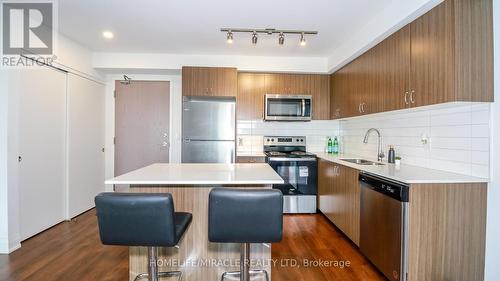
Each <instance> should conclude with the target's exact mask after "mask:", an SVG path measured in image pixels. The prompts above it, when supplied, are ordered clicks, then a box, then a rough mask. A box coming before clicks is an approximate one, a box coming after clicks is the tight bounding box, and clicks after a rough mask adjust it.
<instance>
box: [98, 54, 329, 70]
mask: <svg viewBox="0 0 500 281" xmlns="http://www.w3.org/2000/svg"><path fill="white" fill-rule="evenodd" d="M327 62H328V59H327V58H326V57H325V58H321V57H278V56H273V57H264V56H223V55H218V56H217V55H183V54H150V53H144V54H132V53H95V54H94V56H93V66H94V67H95V68H97V69H113V68H114V69H150V70H158V69H181V68H182V66H220V67H223V66H226V67H236V68H238V70H240V71H260V72H297V73H298V72H306V73H326V72H327V71H328V68H327Z"/></svg>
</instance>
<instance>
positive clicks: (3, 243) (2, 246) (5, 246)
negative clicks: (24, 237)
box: [0, 238, 21, 255]
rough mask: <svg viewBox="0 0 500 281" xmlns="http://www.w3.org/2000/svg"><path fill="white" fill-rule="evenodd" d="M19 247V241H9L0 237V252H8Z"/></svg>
mask: <svg viewBox="0 0 500 281" xmlns="http://www.w3.org/2000/svg"><path fill="white" fill-rule="evenodd" d="M19 248H21V241H13V242H12V243H9V240H8V239H5V238H3V239H0V254H5V255H7V254H10V253H12V252H14V251H15V250H17V249H19Z"/></svg>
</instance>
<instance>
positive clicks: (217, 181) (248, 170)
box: [105, 163, 283, 185]
mask: <svg viewBox="0 0 500 281" xmlns="http://www.w3.org/2000/svg"><path fill="white" fill-rule="evenodd" d="M105 183H106V184H132V185H261V184H262V185H267V184H282V183H283V179H282V178H281V177H280V176H279V175H278V174H277V173H276V172H275V171H274V170H273V168H271V166H269V165H268V164H266V163H255V164H254V163H249V164H247V163H245V164H215V163H214V164H211V163H210V164H188V163H183V164H163V163H161V164H160V163H157V164H152V165H150V166H147V167H144V168H141V169H138V170H135V171H132V172H130V173H126V174H123V175H121V176H118V177H116V178H113V179H109V180H107V181H106V182H105Z"/></svg>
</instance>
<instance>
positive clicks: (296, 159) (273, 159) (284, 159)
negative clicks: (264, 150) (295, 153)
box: [268, 157, 316, 162]
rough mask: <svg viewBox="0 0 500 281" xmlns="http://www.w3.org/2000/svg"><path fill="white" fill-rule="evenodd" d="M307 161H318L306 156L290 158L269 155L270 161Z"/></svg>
mask: <svg viewBox="0 0 500 281" xmlns="http://www.w3.org/2000/svg"><path fill="white" fill-rule="evenodd" d="M305 161H316V158H313V157H306V158H288V157H269V158H268V162H305Z"/></svg>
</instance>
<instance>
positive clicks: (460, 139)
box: [340, 104, 490, 177]
mask: <svg viewBox="0 0 500 281" xmlns="http://www.w3.org/2000/svg"><path fill="white" fill-rule="evenodd" d="M372 127H373V128H377V129H379V130H380V132H381V134H382V143H383V149H384V152H385V154H387V150H388V146H389V145H394V146H395V149H396V154H397V155H400V156H401V157H402V159H403V160H402V161H403V162H404V163H407V164H411V165H417V166H424V167H429V168H433V169H439V170H445V171H450V172H456V173H462V174H468V175H473V176H479V177H489V163H490V159H489V154H490V153H489V151H490V147H489V145H490V139H489V138H490V136H489V132H490V105H489V104H466V105H464V104H456V105H452V106H447V107H446V108H435V109H432V108H426V109H424V110H416V111H413V110H405V111H397V112H389V113H382V114H374V115H369V116H363V117H357V118H353V119H347V120H342V121H340V134H341V136H342V139H343V144H344V148H343V150H344V152H345V153H347V154H354V155H359V156H362V157H368V158H374V157H376V152H377V145H376V144H377V137H376V135H375V134H373V135H371V136H370V139H369V142H368V144H364V143H363V136H364V134H365V132H366V131H367V130H368V129H369V128H372ZM422 137H427V138H429V142H428V144H423V143H422V141H421V139H422Z"/></svg>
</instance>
